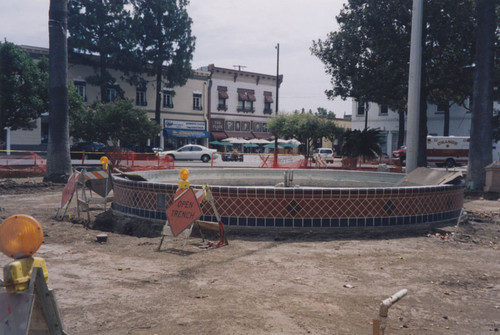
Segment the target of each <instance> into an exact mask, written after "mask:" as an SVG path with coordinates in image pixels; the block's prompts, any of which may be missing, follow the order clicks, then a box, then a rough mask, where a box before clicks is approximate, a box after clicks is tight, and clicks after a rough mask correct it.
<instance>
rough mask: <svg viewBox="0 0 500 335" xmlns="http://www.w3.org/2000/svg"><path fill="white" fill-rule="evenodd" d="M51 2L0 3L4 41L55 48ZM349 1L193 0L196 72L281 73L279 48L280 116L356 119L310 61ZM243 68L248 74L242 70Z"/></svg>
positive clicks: (5, 0)
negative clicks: (324, 113)
mask: <svg viewBox="0 0 500 335" xmlns="http://www.w3.org/2000/svg"><path fill="white" fill-rule="evenodd" d="M49 2H50V0H15V1H8V0H2V1H0V38H1V39H2V41H3V40H5V39H6V40H7V41H9V42H13V43H16V44H23V45H30V46H38V47H48V45H49V41H48V23H47V22H48V10H49ZM344 2H345V0H309V1H303V0H252V1H241V0H191V1H190V4H189V6H188V7H187V10H188V13H189V16H190V17H191V18H192V20H193V26H192V33H193V35H194V36H196V49H195V52H194V55H193V62H192V66H193V68H194V69H197V68H199V67H202V66H207V65H209V64H214V65H215V66H217V67H224V68H231V69H232V68H234V66H235V65H238V66H242V70H244V71H249V72H257V73H263V74H270V75H276V67H277V64H278V61H277V50H276V45H277V44H278V43H279V46H280V49H279V73H280V74H282V75H283V77H284V78H283V83H282V84H281V87H280V90H279V110H280V112H292V111H294V110H300V109H302V108H304V109H305V110H306V111H307V110H309V109H311V110H313V111H314V112H315V111H316V110H317V108H318V107H323V108H326V109H327V110H328V111H333V112H335V114H336V115H337V117H343V115H344V114H351V106H352V105H351V101H350V100H347V101H342V100H341V99H340V98H338V99H335V100H333V101H332V100H328V99H327V98H326V95H325V93H324V92H325V90H327V89H330V88H331V83H330V77H329V76H328V75H327V74H326V73H325V70H324V66H323V64H322V63H321V61H320V60H319V59H318V58H317V57H315V56H313V55H311V52H310V47H311V46H312V41H313V40H318V39H325V38H326V36H327V34H328V33H329V32H331V31H335V30H337V29H338V24H337V22H336V20H335V17H336V16H337V15H338V14H339V13H340V10H341V9H342V6H343V3H344ZM243 67H244V68H243Z"/></svg>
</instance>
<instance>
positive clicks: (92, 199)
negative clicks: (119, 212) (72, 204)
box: [76, 168, 113, 222]
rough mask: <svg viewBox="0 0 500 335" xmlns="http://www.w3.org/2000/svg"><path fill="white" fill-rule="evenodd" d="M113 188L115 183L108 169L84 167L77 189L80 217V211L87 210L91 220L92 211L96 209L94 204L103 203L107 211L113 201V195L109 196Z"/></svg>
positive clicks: (103, 208) (88, 217)
mask: <svg viewBox="0 0 500 335" xmlns="http://www.w3.org/2000/svg"><path fill="white" fill-rule="evenodd" d="M112 189H113V184H112V181H111V176H110V175H109V172H108V170H104V169H101V168H95V169H92V170H91V169H88V168H84V169H83V170H82V171H81V173H80V177H79V178H78V182H77V189H76V203H77V205H76V207H77V213H78V217H80V212H87V219H88V221H89V222H90V211H91V210H93V209H95V207H92V206H93V205H101V206H102V210H103V212H105V211H106V209H107V204H108V202H113V197H111V196H109V192H111V190H112ZM98 209H99V208H98Z"/></svg>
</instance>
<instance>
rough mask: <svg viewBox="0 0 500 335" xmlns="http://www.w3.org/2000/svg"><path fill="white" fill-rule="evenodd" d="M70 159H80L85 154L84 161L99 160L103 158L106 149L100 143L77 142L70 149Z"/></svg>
mask: <svg viewBox="0 0 500 335" xmlns="http://www.w3.org/2000/svg"><path fill="white" fill-rule="evenodd" d="M70 151H71V158H72V159H81V158H82V155H83V153H84V152H85V157H84V158H85V159H99V158H101V156H104V154H105V152H106V151H107V147H106V145H105V144H104V143H101V142H79V143H75V144H73V145H72V146H71V148H70Z"/></svg>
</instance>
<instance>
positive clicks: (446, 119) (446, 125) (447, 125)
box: [443, 104, 450, 136]
mask: <svg viewBox="0 0 500 335" xmlns="http://www.w3.org/2000/svg"><path fill="white" fill-rule="evenodd" d="M443 136H450V106H449V105H448V104H446V107H445V108H444V125H443Z"/></svg>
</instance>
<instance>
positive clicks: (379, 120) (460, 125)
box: [352, 101, 471, 156]
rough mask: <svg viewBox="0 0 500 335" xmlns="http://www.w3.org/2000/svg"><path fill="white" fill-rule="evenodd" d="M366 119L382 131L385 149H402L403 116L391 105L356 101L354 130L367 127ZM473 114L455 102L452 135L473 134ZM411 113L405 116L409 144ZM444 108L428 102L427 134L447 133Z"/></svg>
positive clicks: (353, 116) (450, 124)
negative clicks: (401, 118) (400, 126)
mask: <svg viewBox="0 0 500 335" xmlns="http://www.w3.org/2000/svg"><path fill="white" fill-rule="evenodd" d="M365 118H368V119H367V125H368V127H369V128H378V129H380V130H381V131H382V134H383V142H382V152H383V153H384V154H388V155H389V156H390V155H391V153H392V152H393V151H394V150H396V149H398V148H397V145H398V136H399V115H398V113H397V112H395V111H392V110H390V109H389V108H387V106H381V105H378V104H376V103H368V107H367V106H366V105H365V104H360V103H358V102H357V101H353V106H352V129H358V130H363V129H364V128H365ZM470 126H471V113H470V111H469V110H467V109H465V108H463V107H460V106H458V105H453V106H451V108H450V123H449V134H450V135H451V136H470ZM406 129H407V115H405V143H406ZM443 132H444V111H443V110H441V109H440V108H438V106H436V105H431V104H428V105H427V133H428V135H433V136H443Z"/></svg>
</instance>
